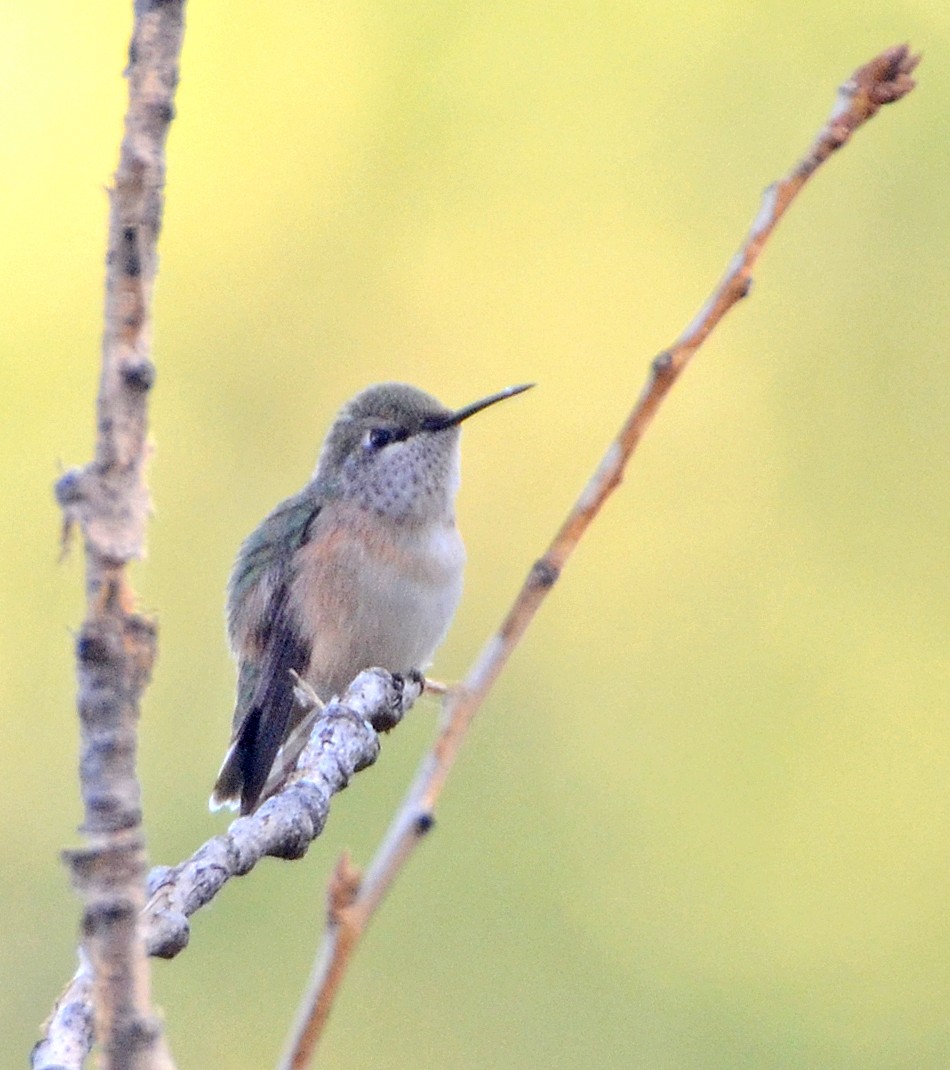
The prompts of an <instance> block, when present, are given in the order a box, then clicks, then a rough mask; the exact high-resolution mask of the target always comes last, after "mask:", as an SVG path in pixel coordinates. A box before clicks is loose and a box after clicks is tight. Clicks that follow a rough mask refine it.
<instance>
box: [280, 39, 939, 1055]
mask: <svg viewBox="0 0 950 1070" xmlns="http://www.w3.org/2000/svg"><path fill="white" fill-rule="evenodd" d="M919 60H920V57H919V56H915V55H913V54H912V53H911V52H910V50H909V48H908V47H907V46H906V45H899V46H897V47H894V48H890V49H887V50H886V51H885V52H882V53H881V54H880V55H879V56H876V57H875V58H874V59H872V60H871V61H870V62H869V63H867V64H866V65H865V66H863V67H861V68H859V69H858V70H857V71H855V73H854V74H853V75H852V77H851V78H850V79H848V81H847V82H846V83H845V84H844V85H843V86H842V87H841V89H840V90H839V93H838V98H837V100H836V102H835V106H834V108H833V109H832V113H831V115H830V117H829V118H828V120H827V122H826V123H825V125H824V126H823V127H822V129H821V131H820V132H819V134H818V137H817V138H816V139H815V141H814V143H813V145H812V146H811V149H810V150H809V152H808V153H807V155H806V156H805V157H804V158H803V159H802V160H801V161H800V162H799V163H798V164H797V165H796V166H795V167H794V168H793V169H792V170H791V171H790V172H789V174H788V175H786V176H785V177H784V178H782V179H780V180H779V181H778V182H775V183H774V184H773V185H771V186H769V188H768V189H767V190H766V191H765V194H764V196H763V198H762V204H761V207H760V209H759V212H758V214H757V215H756V217H755V219H754V220H753V223H752V226H751V228H750V229H749V232H748V234H747V235H746V238H745V240H744V241H743V243H742V245H741V246H740V248H739V250H738V252H737V253H736V254H735V256H734V257H733V258H732V260H731V262H730V263H729V265H728V267H727V269H726V272H725V275H724V276H723V278H722V280H721V281H720V283H719V284H718V286H717V287H716V289H715V290H714V291H713V293H712V295H711V296H710V298H709V300H708V301H707V302H706V303H705V305H703V307H702V309H701V310H700V311H699V313H698V314H697V315H696V317H695V318H694V319H693V321H692V322H691V323H690V325H689V326H688V327H687V328H686V330H685V331H684V332H683V334H682V335H680V337H679V338H678V339H677V340H676V342H674V343H673V345H672V346H671V347H670V348H669V349H667V350H665V351H664V352H662V353H661V354H660V355H659V356H658V357H656V358H655V359H654V361H653V363H652V365H651V368H650V374H649V377H648V379H647V382H646V385H645V386H644V388H643V391H642V393H641V395H640V398H639V400H638V401H637V402H636V404H635V405H634V407H633V410H632V411H631V413H630V415H629V416H628V418H627V420H626V422H625V423H624V425H623V427H622V428H621V430H620V433H619V434H618V435H617V437H616V438H615V439H614V441H613V442H612V443H611V444H610V446H609V447H608V449H607V452H606V453H605V454H604V457H603V459H602V461H601V463H600V465H599V467H598V468H597V471H596V472H595V473H594V475H593V476H592V478H591V479H590V481H589V482H588V484H587V486H586V487H585V488H584V490H583V491H582V492H581V495H580V497H579V498H578V499H577V501H576V503H575V504H574V507H573V508H572V509H571V511H570V513H569V514H568V516H567V519H566V520H565V521H564V523H563V525H562V526H561V529H560V531H558V533H557V535H555V537H554V540H553V541H552V543H551V544H550V546H549V547H548V549H547V551H546V552H545V553H544V555H543V556H542V557H541V558H540V559H539V560H538V561H537V562H536V563H535V565H534V567H533V568H532V569H531V571H530V573H529V574H528V577H527V579H526V580H525V582H524V585H523V586H522V588H521V591H520V592H519V594H518V596H517V598H516V599H515V602H514V604H513V605H512V607H511V609H510V611H509V613H508V615H507V616H506V618H505V620H504V621H503V622H502V625H501V627H500V628H499V630H498V631H497V633H496V634H495V635H494V636H493V637H492V638H491V639H490V640H489V641H488V643H487V645H486V646H485V647H484V648H483V650H482V652H481V654H480V655H479V657H478V658H477V660H476V661H475V664H474V665H473V667H472V668H471V670H470V672H469V674H468V676H467V677H466V678H465V680H464V682H463V683H462V684H461V685H460V686H459V687H457V688H455V689H454V690H453V691H452V692H451V693H450V695H449V697H448V700H447V704H446V719H445V722H444V727H443V729H442V731H441V733H440V734H439V736H438V738H437V740H436V742H435V744H434V745H433V748H432V750H431V751H430V753H429V754H428V755H427V756H426V757H425V759H424V760H423V762H422V764H421V766H420V768H419V770H418V772H417V774H416V777H415V779H414V781H413V783H412V785H411V786H410V788H409V791H408V793H407V794H406V797H405V799H404V801H403V803H402V804H401V806H400V809H399V810H398V812H397V814H396V817H395V819H394V821H393V823H392V825H391V826H390V829H389V831H388V833H387V835H386V837H385V838H384V840H383V842H382V844H381V845H380V847H379V849H378V851H377V853H376V855H375V858H374V860H373V862H372V864H371V865H370V867H369V870H368V872H367V874H366V876H365V878H364V879H363V881H362V883H361V885H360V887H359V890H358V891H357V893H356V894H355V896H354V898H353V900H352V902H351V903H348V904H347V905H346V907H345V908H344V909H343V911H342V912H339V911H338V912H337V913H336V915H335V916H334V914H333V912H332V911H331V916H330V918H329V920H328V924H327V928H326V930H325V932H324V937H323V940H322V943H321V947H320V950H319V953H318V955H317V959H316V962H315V966H314V971H313V974H312V976H311V982H310V986H309V989H308V991H307V993H306V994H305V996H304V999H303V1001H302V1004H301V1007H300V1009H299V1011H298V1015H297V1021H296V1024H295V1026H294V1029H293V1031H292V1034H291V1039H290V1043H289V1045H288V1049H287V1052H286V1054H285V1055H284V1058H283V1060H282V1061H281V1064H280V1066H281V1070H305V1068H306V1067H307V1066H309V1064H310V1061H311V1058H312V1056H313V1053H314V1051H315V1049H316V1045H317V1043H318V1041H319V1038H320V1035H321V1033H322V1029H323V1027H324V1025H325V1023H326V1021H327V1018H328V1016H329V1013H330V1009H331V1007H332V1004H333V1001H334V999H335V997H336V995H337V992H338V991H339V988H340V985H341V983H342V980H343V977H344V976H345V972H346V967H347V965H348V964H349V962H350V960H351V957H352V954H353V952H354V951H355V949H356V947H357V946H358V944H359V940H360V937H361V936H362V933H363V932H364V931H365V929H366V926H367V925H368V924H369V922H370V920H371V919H372V917H373V915H374V914H375V912H376V910H377V908H378V907H379V905H380V903H381V902H382V900H383V898H384V897H385V895H386V893H387V892H388V890H389V888H390V887H391V885H392V883H393V881H394V880H395V878H396V876H397V875H398V874H399V872H400V871H401V870H402V867H403V866H404V865H405V863H406V861H407V859H408V858H409V856H410V855H411V854H412V853H413V851H414V849H415V847H416V845H417V844H418V843H419V841H420V839H421V838H422V835H423V834H424V833H425V832H426V831H427V830H428V829H429V827H430V826H431V824H432V813H433V810H434V808H435V805H436V803H437V801H438V799H439V796H440V795H441V793H442V789H443V788H444V786H445V782H446V779H447V777H448V775H449V773H450V771H451V769H452V767H453V765H454V764H455V760H456V758H457V757H458V753H459V749H460V747H461V745H462V743H463V741H464V739H465V736H466V734H467V732H468V729H469V726H470V725H471V722H472V719H473V718H474V716H475V714H476V713H477V711H478V709H479V707H480V706H481V704H482V703H483V701H484V700H485V697H486V695H487V694H488V692H489V690H490V689H491V687H492V685H493V684H494V682H495V680H496V679H497V678H498V675H499V673H500V672H501V671H502V669H503V668H504V666H505V665H506V663H507V662H508V659H509V658H510V656H511V654H512V651H513V650H514V649H515V647H516V646H517V644H518V642H519V640H520V639H521V636H522V635H523V634H524V632H525V629H526V628H527V627H528V625H529V624H530V622H531V620H532V619H533V618H534V615H535V613H536V612H537V611H538V609H539V607H540V606H541V603H542V602H543V601H544V599H545V598H546V597H547V595H548V593H549V591H550V590H551V588H552V587H553V586H554V584H555V583H556V582H557V580H558V578H559V577H560V575H561V571H562V569H563V568H564V565H565V564H566V563H567V560H568V558H569V557H570V556H571V554H572V553H573V551H574V549H575V548H576V546H577V544H578V542H579V541H580V539H581V537H582V536H583V535H584V533H585V532H586V531H587V528H588V527H589V526H590V524H591V522H592V521H593V519H594V517H595V516H596V515H597V514H598V512H599V511H600V509H601V507H602V506H603V504H604V502H605V501H606V499H607V498H608V497H609V495H610V494H611V492H612V491H613V490H614V489H615V488H616V487H617V486H618V484H619V483H620V481H621V479H622V477H623V472H624V469H625V467H626V465H627V462H628V461H629V459H630V457H631V455H632V454H633V452H634V450H635V449H636V447H637V444H638V443H639V442H640V439H641V438H642V436H643V434H644V432H645V431H646V429H647V428H648V427H649V425H650V423H651V422H652V420H653V417H654V416H655V415H656V412H657V410H658V409H659V407H660V405H661V404H662V402H663V400H664V398H665V397H666V395H667V394H668V393H669V391H670V390H671V388H672V387H673V384H674V383H675V382H676V381H677V379H678V378H679V376H680V374H681V373H682V372H683V370H684V369H685V368H686V366H687V365H688V364H689V362H690V360H691V359H692V357H693V355H694V354H695V353H696V351H697V350H698V349H699V347H700V346H701V345H702V344H703V342H704V341H705V340H706V338H707V337H708V336H709V334H710V333H711V332H712V331H713V329H714V328H715V327H716V325H717V324H718V323H719V322H720V321H721V320H722V318H723V317H724V316H725V314H726V313H727V312H728V311H729V310H730V309H731V308H732V307H733V306H734V305H735V304H736V303H737V302H738V301H739V300H741V299H742V298H743V297H745V296H746V295H747V294H748V292H749V288H750V285H751V277H752V275H751V273H752V268H753V265H754V264H755V262H756V261H757V259H758V257H759V255H760V253H761V252H762V249H763V247H764V246H765V243H766V242H767V241H768V239H769V237H770V235H771V234H772V231H773V230H774V229H775V227H776V225H777V224H778V222H779V220H780V219H781V218H782V216H783V215H784V213H785V211H786V209H787V208H788V207H789V205H790V204H791V203H792V201H793V200H794V199H795V197H796V196H797V195H798V193H799V192H800V191H801V189H802V187H803V186H804V185H805V183H806V182H807V181H808V179H809V178H810V177H811V176H812V175H813V174H814V172H815V171H816V170H817V169H818V167H820V166H821V164H823V163H824V162H825V160H827V159H828V158H829V157H830V156H831V155H832V154H833V153H834V152H835V151H836V150H837V149H839V148H841V147H842V146H843V145H844V144H845V143H846V142H847V141H848V140H849V138H850V137H851V135H852V134H853V133H854V131H855V130H857V129H858V127H860V126H861V125H862V124H863V123H865V122H866V121H867V120H868V119H870V118H871V117H872V116H873V115H874V114H875V113H876V112H877V111H878V110H879V108H880V107H881V106H882V105H884V104H890V103H892V102H894V101H897V100H900V99H901V98H902V97H904V96H905V95H906V94H907V93H909V92H910V90H911V89H913V87H914V85H915V82H914V80H913V78H912V73H913V71H914V69H915V67H916V66H917V64H918V62H919ZM341 914H342V919H341ZM341 920H342V922H343V923H341Z"/></svg>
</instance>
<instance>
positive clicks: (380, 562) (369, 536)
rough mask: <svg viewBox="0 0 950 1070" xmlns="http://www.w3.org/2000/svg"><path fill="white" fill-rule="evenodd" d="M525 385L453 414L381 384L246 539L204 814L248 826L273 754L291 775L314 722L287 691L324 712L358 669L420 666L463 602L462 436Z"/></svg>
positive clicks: (350, 408) (342, 416)
mask: <svg viewBox="0 0 950 1070" xmlns="http://www.w3.org/2000/svg"><path fill="white" fill-rule="evenodd" d="M532 385H533V384H531V383H528V384H525V385H523V386H512V387H509V388H508V389H507V390H502V391H500V392H499V393H497V394H492V395H491V396H489V397H486V398H483V399H482V400H481V401H476V402H474V403H473V404H471V405H466V406H465V407H464V408H461V409H455V410H452V409H448V408H446V407H445V406H444V405H442V404H441V403H440V402H439V401H437V400H436V399H435V398H434V397H432V396H431V395H429V394H427V393H425V392H424V391H422V390H418V389H416V388H415V387H412V386H408V385H406V384H404V383H380V384H377V385H375V386H370V387H368V388H367V389H365V390H364V391H362V393H360V394H357V396H356V397H355V398H353V399H352V400H351V401H349V402H348V403H347V404H346V405H344V407H343V409H342V410H341V411H340V413H339V415H338V416H337V418H336V419H335V420H334V422H333V425H332V426H331V428H330V431H329V433H328V434H327V437H326V439H325V441H324V443H323V447H322V448H321V450H320V454H319V457H318V459H317V467H316V470H315V472H314V474H313V477H312V478H311V480H310V482H309V483H307V485H306V486H305V487H304V488H303V489H302V490H301V491H299V492H298V493H297V494H294V495H293V496H291V497H290V498H287V499H286V500H285V501H283V502H281V503H280V504H279V505H278V506H276V508H275V509H274V510H273V511H272V512H271V513H269V514H268V515H267V516H266V517H265V518H264V520H263V521H261V523H260V524H259V525H258V527H257V528H256V529H255V530H254V531H253V532H252V533H251V534H250V535H249V536H248V538H247V539H245V541H244V543H243V544H242V545H241V548H240V551H239V552H238V556H237V560H236V561H235V563H234V567H233V569H232V572H231V577H230V580H229V583H228V597H227V627H228V638H229V640H230V645H231V650H232V653H233V654H234V657H235V659H236V661H237V664H238V683H237V699H236V702H235V708H234V720H233V725H232V736H231V744H230V746H229V748H228V752H227V754H226V755H225V758H224V762H223V764H222V766H221V770H220V772H219V773H218V779H217V781H216V782H215V785H214V790H213V792H212V795H211V800H210V806H211V809H212V810H216V809H218V808H220V807H222V806H228V807H231V808H233V809H237V808H238V807H239V808H240V811H241V813H242V814H248V813H251V812H252V811H253V810H254V809H255V808H256V807H257V806H258V805H259V803H260V802H261V801H262V799H263V798H264V797H266V795H267V794H269V793H270V792H271V791H272V790H273V788H274V787H276V785H273V782H272V771H273V770H274V767H275V761H276V759H277V758H278V754H280V765H281V767H282V768H284V769H287V768H292V767H293V763H294V762H295V761H296V759H297V757H298V756H299V754H300V752H301V751H302V750H303V747H304V745H305V743H306V731H305V729H307V728H308V724H307V723H306V721H307V718H308V716H309V717H310V719H311V720H312V716H313V715H312V713H311V712H310V711H309V710H308V709H307V707H306V706H304V705H301V703H300V702H298V700H297V697H296V693H295V688H300V687H302V688H305V689H309V692H312V693H313V695H315V696H316V697H317V698H318V699H320V701H321V702H323V703H325V702H329V701H330V699H331V698H332V697H333V696H334V695H339V694H342V692H343V691H344V689H345V688H346V687H347V685H348V684H349V683H350V682H351V681H352V680H353V678H354V677H355V676H356V675H357V674H358V673H359V672H361V671H362V670H363V669H367V668H371V667H373V666H378V667H380V668H383V669H387V670H388V671H390V672H393V673H408V672H411V671H419V670H422V669H424V668H426V667H427V666H428V664H429V662H430V660H431V658H432V655H433V653H434V652H435V649H436V647H437V646H438V645H439V643H441V641H442V639H443V637H444V636H445V633H446V631H447V630H448V627H449V624H450V622H451V620H452V617H453V615H454V613H455V609H456V606H457V605H458V601H459V598H460V596H461V593H462V571H463V567H464V564H465V547H464V546H463V544H462V538H461V536H460V535H459V531H458V528H457V527H456V524H455V497H456V493H457V492H458V487H459V465H460V451H459V431H460V425H461V423H462V422H463V421H464V420H467V419H468V418H469V417H470V416H474V415H475V413H477V412H481V411H482V410H483V409H486V408H488V406H489V405H494V404H495V403H496V402H498V401H503V400H504V399H505V398H510V397H513V396H514V395H515V394H520V393H521V392H522V391H524V390H527V389H528V388H529V387H530V386H532ZM269 781H270V782H269Z"/></svg>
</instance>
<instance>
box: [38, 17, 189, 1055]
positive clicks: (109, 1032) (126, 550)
mask: <svg viewBox="0 0 950 1070" xmlns="http://www.w3.org/2000/svg"><path fill="white" fill-rule="evenodd" d="M183 9H184V0H167V2H164V3H147V2H144V0H139V2H137V3H136V5H135V19H134V26H133V32H132V40H131V45H130V48H129V65H128V69H127V72H126V74H127V77H128V83H129V105H128V110H127V113H126V119H125V132H124V136H123V140H122V145H121V149H120V154H119V166H118V170H117V171H116V175H115V183H114V186H113V188H112V190H111V191H110V198H111V211H110V217H109V239H108V242H109V245H108V254H107V259H106V296H105V329H104V334H103V344H102V370H101V375H100V380H99V393H98V398H97V403H96V431H97V434H96V446H95V457H94V459H93V460H92V462H91V463H90V464H88V465H86V466H85V467H84V468H81V469H73V470H72V471H69V472H67V473H66V474H65V475H64V476H63V477H62V478H61V479H60V480H59V482H58V483H57V485H56V496H57V500H58V501H59V504H60V506H61V507H62V510H63V518H64V541H65V540H67V539H68V537H69V534H70V532H71V530H72V529H73V528H74V527H78V528H79V530H80V532H81V534H82V538H83V545H84V550H85V586H86V616H85V620H84V621H83V624H82V627H81V629H80V633H79V637H78V640H77V643H76V657H77V663H78V672H77V675H78V698H77V705H78V710H79V719H80V731H81V748H82V752H81V758H80V769H79V772H80V784H81V791H82V798H83V807H84V820H83V826H82V831H83V832H84V833H85V837H86V844H85V846H84V847H82V848H79V849H77V850H73V851H68V852H66V858H67V860H68V862H69V864H70V866H71V869H72V876H73V882H74V884H75V887H76V889H77V890H78V891H79V893H80V894H81V896H82V897H83V900H84V911H83V919H82V934H83V945H84V951H85V956H86V961H87V963H88V975H89V978H90V980H91V985H92V995H93V1008H94V1023H95V1035H96V1037H97V1038H98V1040H99V1043H100V1045H101V1050H102V1061H103V1065H104V1066H105V1067H107V1068H109V1070H126V1068H128V1070H139V1068H141V1070H154V1068H167V1067H170V1066H171V1059H170V1057H169V1055H168V1052H167V1049H166V1047H165V1044H164V1041H163V1039H162V1032H161V1027H160V1025H159V1022H158V1019H157V1018H156V1017H155V1016H154V1015H153V1014H152V1011H151V1004H150V994H149V974H148V967H147V959H146V956H145V944H144V939H143V934H142V931H141V927H140V922H139V918H140V914H141V909H142V906H143V905H144V901H145V868H146V862H145V846H144V840H143V836H142V832H141V807H140V795H139V785H138V779H137V777H136V768H135V758H136V737H137V727H138V717H139V699H140V696H141V694H142V691H143V689H144V688H145V686H146V685H147V683H148V680H149V676H150V674H151V670H152V664H153V662H154V658H155V650H156V629H155V625H154V623H153V622H152V621H150V620H148V619H146V618H144V617H143V616H141V615H140V614H138V613H137V612H136V611H135V597H134V593H133V591H132V588H131V586H130V583H129V578H128V572H127V566H128V564H129V562H131V561H134V560H137V559H139V558H141V557H143V556H144V552H145V528H146V521H147V517H148V510H149V499H148V490H147V487H146V482H145V467H146V462H147V459H148V437H147V436H148V419H147V404H146V401H147V396H148V391H149V388H150V387H151V385H152V383H153V381H154V377H155V369H154V365H153V363H152V359H151V304H152V289H153V285H154V281H155V271H156V265H157V253H156V246H157V241H158V235H159V231H160V230H161V222H162V207H163V189H164V183H165V163H164V151H165V140H166V137H167V134H168V127H169V124H170V122H171V119H172V116H173V115H174V96H175V89H176V86H177V84H178V59H179V55H180V52H181V43H182V35H183V31H184V21H183V15H184V10H183ZM64 1006H65V1005H64V1004H63V1003H62V1001H61V1003H60V1004H59V1005H58V1007H57V1011H61V1010H63V1008H64ZM55 1018H56V1014H55V1013H54V1020H55ZM67 1054H68V1053H64V1049H60V1050H56V1051H54V1050H52V1049H51V1047H50V1046H49V1044H48V1043H47V1042H46V1041H41V1042H40V1044H38V1045H37V1047H36V1048H35V1049H34V1052H33V1066H34V1067H52V1066H78V1065H81V1057H80V1061H79V1062H74V1061H67ZM70 1058H72V1057H71V1056H70Z"/></svg>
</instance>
